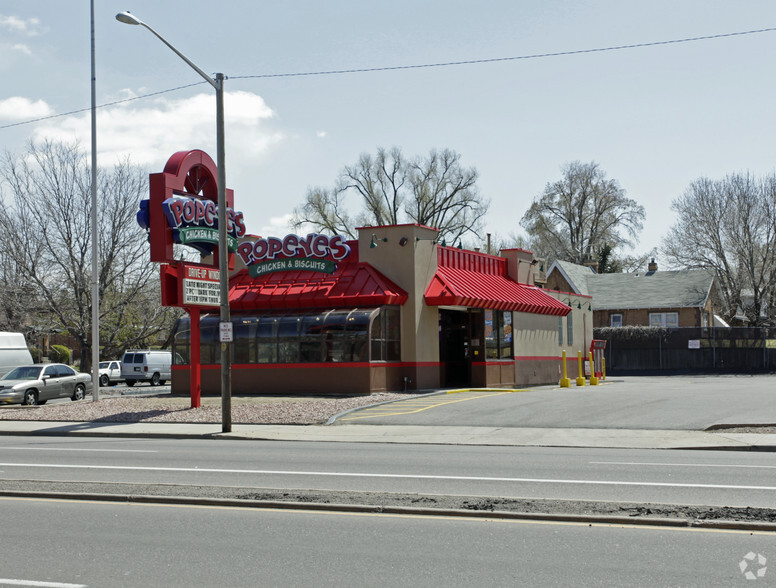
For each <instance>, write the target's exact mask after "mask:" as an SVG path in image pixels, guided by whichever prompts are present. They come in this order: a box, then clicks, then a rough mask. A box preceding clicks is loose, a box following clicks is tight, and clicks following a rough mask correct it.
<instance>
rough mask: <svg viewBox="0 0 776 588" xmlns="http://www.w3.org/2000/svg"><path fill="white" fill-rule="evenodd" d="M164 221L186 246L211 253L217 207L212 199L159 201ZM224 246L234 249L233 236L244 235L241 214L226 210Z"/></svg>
mask: <svg viewBox="0 0 776 588" xmlns="http://www.w3.org/2000/svg"><path fill="white" fill-rule="evenodd" d="M162 209H163V210H164V215H165V217H167V223H168V224H169V225H170V227H172V229H173V239H174V241H175V242H176V243H180V244H181V245H190V246H191V247H194V248H195V249H197V250H199V251H200V252H202V253H205V254H209V253H212V251H213V248H214V247H215V246H216V245H218V208H217V206H216V203H215V202H213V201H212V200H201V199H199V198H192V197H191V196H174V197H172V198H168V199H167V200H165V201H164V202H163V203H162ZM226 234H227V237H226V238H227V247H228V249H229V250H230V251H234V250H235V249H237V239H238V238H239V237H242V236H243V235H244V234H245V222H244V221H243V213H242V212H236V211H234V210H232V209H231V208H227V210H226Z"/></svg>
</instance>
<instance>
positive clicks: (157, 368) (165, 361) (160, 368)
mask: <svg viewBox="0 0 776 588" xmlns="http://www.w3.org/2000/svg"><path fill="white" fill-rule="evenodd" d="M121 378H122V379H123V380H124V381H126V383H127V386H134V385H135V382H149V383H150V384H151V385H152V386H161V385H163V384H164V383H165V382H167V380H169V379H171V378H172V352H171V351H151V350H149V349H127V350H126V351H125V352H124V357H122V358H121Z"/></svg>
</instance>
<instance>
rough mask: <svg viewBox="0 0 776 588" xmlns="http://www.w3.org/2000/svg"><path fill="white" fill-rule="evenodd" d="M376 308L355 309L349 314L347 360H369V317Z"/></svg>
mask: <svg viewBox="0 0 776 588" xmlns="http://www.w3.org/2000/svg"><path fill="white" fill-rule="evenodd" d="M374 312H375V311H374V310H354V311H353V312H351V313H350V315H348V323H347V324H348V327H347V334H346V337H347V343H346V348H345V357H346V359H345V361H369V319H370V318H372V314H373V313H374Z"/></svg>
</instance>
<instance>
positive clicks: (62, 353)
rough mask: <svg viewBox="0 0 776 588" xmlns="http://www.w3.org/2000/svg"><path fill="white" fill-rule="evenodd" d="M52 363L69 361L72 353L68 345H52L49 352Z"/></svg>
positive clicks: (67, 362)
mask: <svg viewBox="0 0 776 588" xmlns="http://www.w3.org/2000/svg"><path fill="white" fill-rule="evenodd" d="M49 355H50V358H51V361H52V363H66V364H69V363H70V358H71V356H72V353H71V351H70V348H69V347H65V346H64V345H52V346H51V351H50V352H49Z"/></svg>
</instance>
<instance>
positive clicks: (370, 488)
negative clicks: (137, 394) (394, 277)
mask: <svg viewBox="0 0 776 588" xmlns="http://www.w3.org/2000/svg"><path fill="white" fill-rule="evenodd" d="M775 474H776V454H774V453H765V452H763V453H759V452H725V451H665V450H626V449H582V448H577V449H572V448H551V447H489V446H456V445H422V446H413V445H395V444H376V443H368V444H356V443H304V442H281V441H270V442H260V441H252V442H246V441H239V440H237V441H233V440H218V441H213V440H197V439H103V438H79V437H59V438H58V437H12V436H0V489H2V488H4V487H13V486H11V485H9V483H10V482H12V481H21V480H27V481H30V480H32V481H39V482H40V483H41V484H40V488H41V489H45V488H46V482H48V481H51V482H55V481H56V482H72V483H80V482H84V483H85V482H89V483H103V484H125V485H137V486H140V487H142V486H143V485H165V484H166V485H179V486H185V487H187V488H189V489H190V494H191V495H196V493H197V488H199V487H213V488H219V487H220V488H226V487H228V488H239V489H240V490H241V491H242V492H243V493H244V494H249V493H250V492H251V491H255V490H258V489H261V490H277V491H283V492H291V491H309V490H316V491H337V492H344V491H347V492H373V493H383V494H389V493H396V494H405V495H409V494H414V495H424V496H452V495H454V496H474V497H490V498H496V497H499V498H523V499H525V498H534V499H542V500H566V501H608V502H631V503H664V504H682V505H703V506H718V507H724V506H735V507H758V508H774V509H776V475H775ZM75 489H76V490H75V491H77V486H75ZM133 491H135V492H137V491H138V490H133ZM152 493H153V492H152ZM223 494H224V495H225V496H226V495H228V496H231V495H232V494H231V492H226V491H225V492H224V493H223ZM215 495H216V496H217V495H218V493H217V492H216V493H215Z"/></svg>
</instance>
